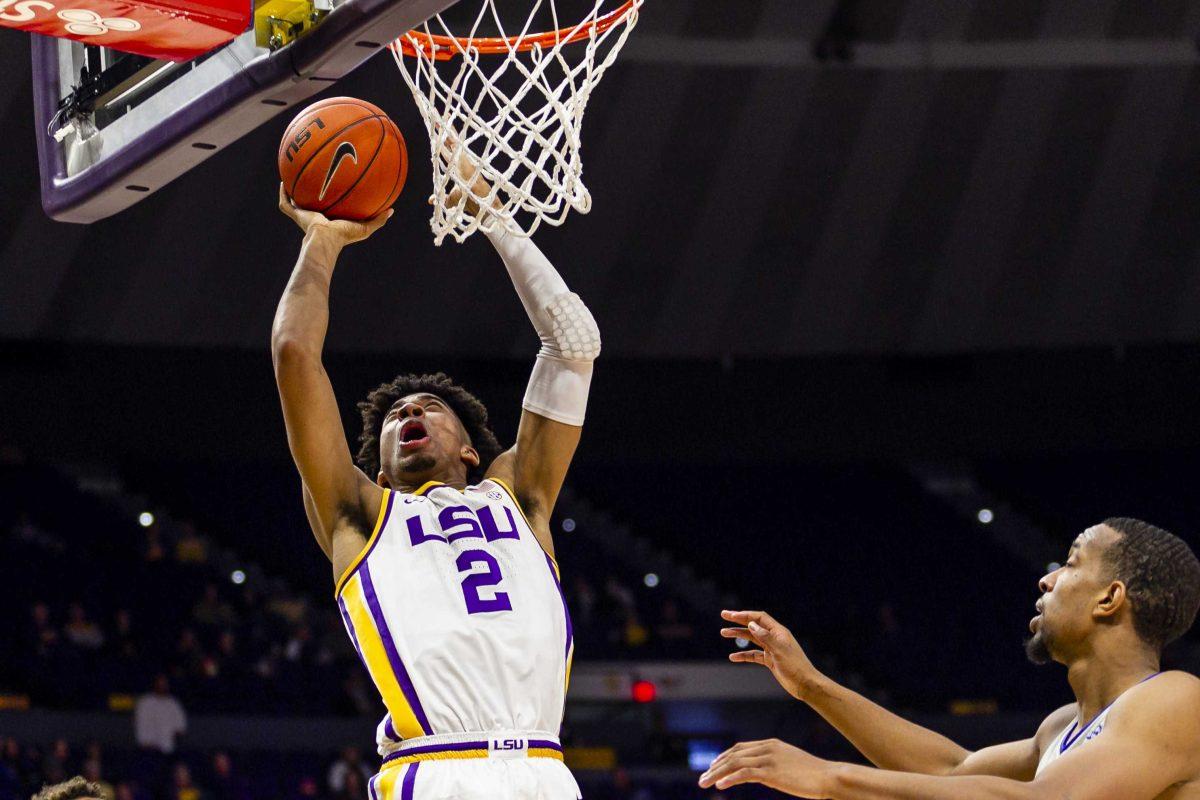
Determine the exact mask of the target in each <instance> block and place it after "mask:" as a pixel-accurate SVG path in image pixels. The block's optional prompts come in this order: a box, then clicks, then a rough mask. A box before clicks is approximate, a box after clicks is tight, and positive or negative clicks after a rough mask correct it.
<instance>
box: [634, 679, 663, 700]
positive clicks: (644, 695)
mask: <svg viewBox="0 0 1200 800" xmlns="http://www.w3.org/2000/svg"><path fill="white" fill-rule="evenodd" d="M632 689H633V702H635V703H653V702H654V700H655V698H656V697H658V687H657V686H655V685H654V684H653V683H651V682H650V681H634V682H633V687H632Z"/></svg>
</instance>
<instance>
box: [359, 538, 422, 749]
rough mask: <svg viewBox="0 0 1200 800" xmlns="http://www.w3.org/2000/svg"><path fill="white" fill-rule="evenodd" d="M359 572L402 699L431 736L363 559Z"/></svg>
mask: <svg viewBox="0 0 1200 800" xmlns="http://www.w3.org/2000/svg"><path fill="white" fill-rule="evenodd" d="M361 574H362V588H363V597H365V598H366V600H367V608H369V609H370V610H371V617H372V618H373V619H374V620H375V627H376V628H378V629H379V638H380V640H381V641H382V642H383V649H384V652H386V653H387V658H388V663H389V664H390V665H391V667H392V672H393V673H394V674H395V676H396V682H397V683H399V684H400V691H402V692H403V693H404V699H405V700H407V701H408V705H409V706H410V707H411V708H412V711H413V716H415V717H416V718H417V722H418V723H420V725H421V730H422V731H423V732H424V733H425V735H426V736H432V735H433V728H431V727H430V726H429V719H428V718H427V717H426V716H425V709H423V708H422V707H421V701H420V700H418V699H417V690H416V687H414V686H413V683H412V679H411V678H409V677H408V670H406V669H405V668H404V662H403V661H401V660H400V652H399V651H398V650H396V643H395V642H394V641H393V640H392V632H391V630H389V629H388V624H387V620H386V619H384V618H383V609H382V608H380V607H379V598H378V597H376V595H375V584H374V582H372V580H371V568H370V567H369V566H368V565H367V562H366V561H365V560H364V561H363V563H362V573H361Z"/></svg>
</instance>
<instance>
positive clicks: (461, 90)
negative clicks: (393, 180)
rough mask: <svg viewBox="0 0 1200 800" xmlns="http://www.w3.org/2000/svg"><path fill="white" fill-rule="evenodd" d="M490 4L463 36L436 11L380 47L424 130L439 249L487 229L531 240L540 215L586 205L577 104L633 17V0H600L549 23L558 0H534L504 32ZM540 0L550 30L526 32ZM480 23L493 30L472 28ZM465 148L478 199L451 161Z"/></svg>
mask: <svg viewBox="0 0 1200 800" xmlns="http://www.w3.org/2000/svg"><path fill="white" fill-rule="evenodd" d="M497 2H499V0H483V5H482V8H481V9H480V11H479V13H478V14H477V15H476V17H475V19H474V23H473V24H472V27H471V30H470V31H469V32H468V33H466V34H458V35H455V34H453V33H451V31H450V30H449V28H448V27H447V26H446V23H445V22H444V21H443V20H442V17H441V16H440V15H438V16H435V17H433V18H432V19H431V20H429V21H427V22H426V23H425V24H424V26H423V27H422V28H418V29H417V30H415V31H412V32H410V33H408V34H406V35H404V36H402V37H400V38H399V39H397V40H396V41H395V42H392V43H391V44H390V45H389V49H390V50H391V52H392V56H393V57H394V58H395V60H396V64H397V66H399V67H400V72H401V74H402V75H403V76H404V81H405V83H407V84H408V88H409V89H410V90H411V91H412V95H413V99H414V100H416V102H417V107H418V108H419V109H420V111H421V116H422V117H424V119H425V127H426V130H427V131H428V133H429V144H430V152H431V154H432V159H431V160H432V162H433V196H432V204H433V217H432V219H431V220H430V226H431V227H432V228H433V236H434V242H435V243H436V244H439V245H440V244H441V243H442V241H443V240H444V239H445V238H446V236H447V235H449V236H452V237H453V238H454V239H455V240H456V241H459V242H462V241H464V240H465V239H466V238H467V237H468V236H470V235H471V234H473V233H474V232H475V231H477V230H483V231H484V232H490V231H491V230H493V229H494V228H495V227H496V226H503V227H504V228H506V229H508V230H509V231H510V232H512V233H514V234H516V235H518V236H530V235H532V234H533V232H534V231H535V230H537V228H538V226H539V225H541V224H542V223H543V222H546V223H548V224H550V225H561V224H562V222H563V220H564V219H565V218H566V216H567V214H568V213H569V212H570V211H571V209H575V210H576V211H578V212H580V213H581V214H586V213H587V212H588V210H589V209H590V208H591V204H592V197H591V194H590V193H589V192H588V189H587V187H586V186H585V185H584V183H583V160H582V158H581V154H580V147H581V142H580V131H581V128H582V126H583V112H584V110H585V108H586V106H587V102H588V98H589V97H590V96H591V93H592V89H593V88H595V86H596V85H597V84H598V83H599V82H600V79H601V77H603V75H604V72H605V70H606V69H608V67H609V65H611V64H612V63H613V61H615V60H616V57H617V54H618V52H619V51H620V50H621V47H622V46H623V45H624V44H625V40H626V38H627V37H628V36H629V32H630V30H632V29H633V26H634V25H635V24H636V23H637V18H638V9H639V8H640V6H641V3H642V0H634V2H631V3H627V4H626V5H625V6H622V7H621V8H619V9H617V10H616V11H610V12H609V13H608V14H604V15H601V5H602V4H603V3H604V0H594V4H593V6H592V9H591V12H590V13H589V14H588V16H587V17H585V18H584V19H583V20H581V21H580V22H579V23H578V24H576V25H574V27H567V28H565V29H562V27H561V26H560V25H558V24H557V20H558V12H557V9H555V7H554V3H555V0H534V3H533V8H532V9H531V10H530V11H529V14H528V16H526V18H525V20H524V23H523V25H522V27H521V28H520V30H519V32H517V33H515V34H509V33H508V32H506V29H505V26H504V23H503V21H502V20H501V19H500V14H499V12H498V11H497V9H496V4H497ZM589 2H592V0H589ZM543 7H545V9H546V11H549V12H550V14H551V15H552V17H553V19H554V20H555V23H556V24H555V29H556V32H554V33H551V34H538V33H536V32H532V31H531V30H530V28H531V26H532V24H533V20H534V19H535V17H536V16H537V14H538V13H539V11H541V10H542V9H543ZM543 13H545V12H543ZM485 19H490V20H491V23H492V24H494V25H495V26H496V28H498V30H499V31H500V37H497V38H486V39H485V38H481V37H477V36H476V31H478V30H479V26H480V23H481V22H483V21H484V20H485ZM566 24H567V25H568V26H569V25H570V24H571V23H570V22H567V23H566ZM431 28H432V30H431ZM492 48H495V49H497V50H498V51H499V52H489V50H491V49H492ZM438 54H440V55H441V56H442V58H440V59H439V58H437V57H436V56H437V55H438ZM447 56H451V57H449V58H447ZM501 82H503V83H504V85H505V87H506V89H507V91H503V90H502V89H501V88H500V84H501ZM464 153H465V154H466V156H467V157H468V158H469V159H470V161H471V162H472V163H474V164H475V165H477V166H478V168H479V170H480V175H481V176H482V177H483V178H484V179H485V180H486V181H487V182H488V183H489V184H490V185H491V190H490V192H488V193H487V194H486V195H480V194H476V193H475V192H473V191H472V190H471V184H472V180H473V179H474V177H475V176H473V175H463V174H461V173H462V171H461V169H456V168H455V164H461V163H462V160H461V159H460V155H462V154H464ZM456 190H457V191H456ZM479 209H486V211H485V212H480V211H479Z"/></svg>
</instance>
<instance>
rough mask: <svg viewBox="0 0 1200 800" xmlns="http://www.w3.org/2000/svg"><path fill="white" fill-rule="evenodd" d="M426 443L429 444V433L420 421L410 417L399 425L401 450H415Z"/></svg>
mask: <svg viewBox="0 0 1200 800" xmlns="http://www.w3.org/2000/svg"><path fill="white" fill-rule="evenodd" d="M427 444H429V433H428V432H427V431H426V430H425V426H424V425H423V424H422V423H421V422H419V421H417V420H415V419H410V420H408V421H406V422H405V423H404V424H403V425H401V426H400V449H401V450H403V451H408V450H417V449H419V448H421V447H424V446H425V445H427Z"/></svg>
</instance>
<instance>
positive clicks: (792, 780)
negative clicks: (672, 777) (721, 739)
mask: <svg viewBox="0 0 1200 800" xmlns="http://www.w3.org/2000/svg"><path fill="white" fill-rule="evenodd" d="M833 766H834V764H833V762H830V761H824V760H822V759H820V758H817V757H816V756H812V755H809V754H808V753H806V752H804V751H803V750H801V749H800V748H798V747H792V746H791V745H790V744H785V743H784V742H781V741H779V740H778V739H768V740H766V741H761V742H741V743H739V744H735V745H734V746H733V747H731V748H729V749H728V750H726V751H725V752H724V753H722V754H721V755H719V756H717V757H716V759H715V760H714V761H713V763H712V766H710V767H709V768H708V771H707V772H705V773H704V774H703V775H701V776H700V786H701V787H702V788H705V789H707V788H709V787H711V786H716V787H717V789H720V790H721V791H724V790H725V789H728V788H729V787H731V786H737V785H738V784H742V783H761V784H762V785H763V786H769V787H771V788H772V789H777V790H778V791H781V792H785V793H786V794H790V795H795V796H796V797H806V798H810V800H821V799H822V798H828V797H829V796H830V795H829V782H830V778H831V774H832V767H833Z"/></svg>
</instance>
